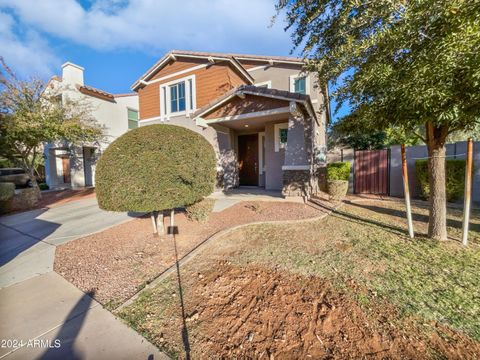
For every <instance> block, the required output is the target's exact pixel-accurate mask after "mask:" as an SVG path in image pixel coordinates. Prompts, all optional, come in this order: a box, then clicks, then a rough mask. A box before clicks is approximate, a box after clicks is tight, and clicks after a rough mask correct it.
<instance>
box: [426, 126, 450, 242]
mask: <svg viewBox="0 0 480 360" xmlns="http://www.w3.org/2000/svg"><path fill="white" fill-rule="evenodd" d="M426 127H427V148H428V156H429V159H428V182H429V187H430V199H429V200H430V208H429V221H428V236H429V237H430V238H432V239H436V240H447V196H446V186H445V184H446V181H445V180H446V179H445V154H446V151H445V139H446V137H447V135H448V128H447V127H446V126H441V127H434V126H433V124H432V123H430V122H428V123H427V125H426Z"/></svg>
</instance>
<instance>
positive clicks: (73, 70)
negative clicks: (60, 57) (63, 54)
mask: <svg viewBox="0 0 480 360" xmlns="http://www.w3.org/2000/svg"><path fill="white" fill-rule="evenodd" d="M83 70H85V69H84V68H83V67H81V66H78V65H75V64H73V63H71V62H66V63H65V64H63V65H62V81H63V82H65V83H67V84H73V85H83Z"/></svg>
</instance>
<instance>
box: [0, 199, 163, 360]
mask: <svg viewBox="0 0 480 360" xmlns="http://www.w3.org/2000/svg"><path fill="white" fill-rule="evenodd" d="M131 218H132V217H131V216H129V215H128V214H126V213H110V212H106V211H103V210H100V209H99V208H98V205H97V202H96V199H95V198H90V199H83V200H78V201H75V202H70V203H67V204H65V205H60V206H57V207H54V208H52V209H40V210H33V211H28V212H24V213H18V214H13V215H10V216H2V217H0V288H2V289H1V290H0V339H1V340H5V341H6V343H5V344H3V343H2V346H1V347H0V359H2V358H5V359H43V360H45V359H149V360H151V359H165V358H168V357H167V356H166V355H165V354H163V353H162V352H160V351H159V350H158V349H157V348H156V347H155V346H153V345H152V344H150V343H149V342H148V341H146V340H145V339H144V338H143V337H141V336H140V335H139V334H137V333H136V332H135V331H134V330H132V329H130V328H129V327H128V326H126V325H125V324H123V323H122V322H121V321H120V320H118V319H116V318H115V316H114V315H113V314H111V313H110V312H109V311H107V310H105V309H103V308H102V306H101V305H100V304H99V303H97V302H96V301H95V300H93V299H92V296H91V295H93V293H92V294H85V293H83V292H82V291H80V290H79V289H77V288H76V287H75V286H73V285H72V284H70V283H69V282H68V281H66V280H65V279H64V278H62V277H61V276H60V275H58V274H56V273H55V272H53V262H54V260H55V247H56V246H57V245H60V244H63V243H66V242H69V241H72V240H75V239H77V238H80V237H83V236H86V235H88V234H91V233H94V232H98V231H101V230H104V229H106V228H108V227H110V226H113V225H117V224H120V223H122V222H125V221H128V220H129V219H131ZM21 342H23V343H21ZM4 345H5V346H4ZM45 346H47V347H45ZM48 346H50V347H48ZM56 346H58V347H56Z"/></svg>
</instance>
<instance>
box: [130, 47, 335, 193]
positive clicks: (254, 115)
mask: <svg viewBox="0 0 480 360" xmlns="http://www.w3.org/2000/svg"><path fill="white" fill-rule="evenodd" d="M303 65H304V62H303V60H302V59H297V58H290V57H277V56H256V55H236V54H219V53H204V52H191V51H176V50H174V51H171V52H169V53H168V54H167V55H165V56H164V57H163V58H161V59H160V60H159V61H158V62H157V63H156V64H155V65H153V66H152V67H151V68H150V69H149V70H148V71H147V72H146V73H145V74H144V75H143V76H142V77H141V78H140V79H138V80H137V81H136V82H135V83H134V84H133V85H132V90H134V91H136V92H137V93H138V96H139V105H140V108H139V110H140V120H139V124H140V126H145V125H151V124H173V125H179V126H184V127H187V128H189V129H192V130H194V131H197V132H198V133H200V134H202V135H203V136H204V137H205V138H206V139H207V140H208V141H209V142H210V143H211V144H212V146H213V147H214V149H215V151H216V153H217V158H218V168H217V171H218V183H217V187H219V188H224V189H225V188H231V187H237V186H239V185H240V186H261V187H264V188H265V189H267V190H282V192H283V194H284V195H285V196H305V195H307V196H308V195H309V194H311V193H312V192H315V191H317V188H318V177H319V173H320V170H321V168H322V167H323V165H324V162H325V154H326V131H325V129H326V126H327V122H328V98H325V97H324V95H323V93H326V90H327V87H326V85H325V84H322V85H321V86H323V87H324V88H323V90H325V91H324V92H323V91H321V88H320V87H319V86H318V84H317V81H316V77H315V75H314V74H313V73H303V72H302V68H303ZM192 161H194V159H192Z"/></svg>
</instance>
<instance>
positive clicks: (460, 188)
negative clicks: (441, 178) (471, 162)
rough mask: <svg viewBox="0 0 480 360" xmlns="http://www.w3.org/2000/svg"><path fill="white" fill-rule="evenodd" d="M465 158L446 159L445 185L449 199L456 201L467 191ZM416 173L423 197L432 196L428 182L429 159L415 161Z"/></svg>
mask: <svg viewBox="0 0 480 360" xmlns="http://www.w3.org/2000/svg"><path fill="white" fill-rule="evenodd" d="M465 166H466V164H465V160H461V159H448V160H445V175H446V177H445V187H446V189H445V190H446V193H447V201H456V200H459V199H462V198H463V194H464V191H465ZM415 175H416V177H417V180H418V183H419V185H420V189H421V191H422V197H423V198H424V199H428V198H429V196H430V184H429V183H428V160H416V161H415Z"/></svg>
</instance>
